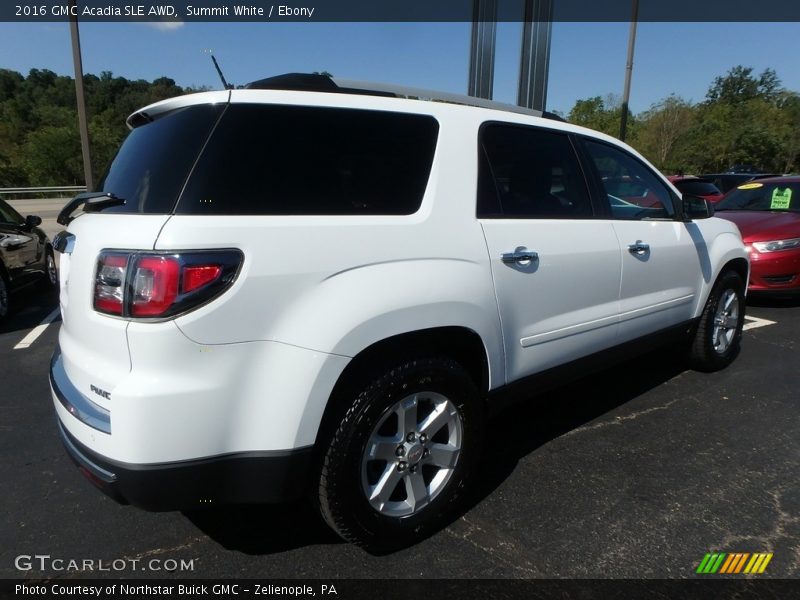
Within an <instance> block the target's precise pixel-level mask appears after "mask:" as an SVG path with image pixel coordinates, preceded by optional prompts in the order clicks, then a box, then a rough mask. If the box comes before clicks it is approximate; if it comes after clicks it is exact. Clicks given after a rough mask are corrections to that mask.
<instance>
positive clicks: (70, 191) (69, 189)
mask: <svg viewBox="0 0 800 600" xmlns="http://www.w3.org/2000/svg"><path fill="white" fill-rule="evenodd" d="M85 191H86V186H85V185H59V186H51V187H20V188H0V196H3V195H8V196H25V195H28V194H30V195H32V196H33V195H39V194H56V195H61V194H66V195H70V196H74V195H75V194H79V193H80V192H85Z"/></svg>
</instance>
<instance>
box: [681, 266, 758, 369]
mask: <svg viewBox="0 0 800 600" xmlns="http://www.w3.org/2000/svg"><path fill="white" fill-rule="evenodd" d="M744 290H745V287H744V281H742V278H741V276H740V275H739V274H738V273H736V272H735V271H725V272H724V273H722V274H721V275H720V276H719V278H718V279H717V282H716V283H715V284H714V287H713V289H712V290H711V294H709V296H708V300H707V301H706V305H705V308H703V314H702V315H701V316H700V322H699V323H698V326H697V330H696V331H695V334H694V338H693V339H692V344H691V348H690V350H689V362H690V364H691V366H692V368H694V369H697V370H698V371H707V372H711V371H719V370H720V369H724V368H725V367H727V366H728V365H729V364H731V362H733V359H735V358H736V356H737V355H738V354H739V348H740V342H741V339H742V325H743V324H744V311H745V296H744ZM729 301H730V303H731V304H730V306H731V307H735V309H736V310H735V311H734V312H735V315H734V314H733V313H731V311H730V309H728V310H727V311H726V309H725V306H724V304H727V303H728V302H729ZM721 304H723V306H720V305H721ZM729 313H730V314H729ZM718 317H722V318H724V319H726V320H727V323H725V324H720V328H719V329H718V328H717V325H718V324H717V322H716V319H717V318H718ZM720 335H721V336H722V337H718V336H720ZM723 342H724V343H723Z"/></svg>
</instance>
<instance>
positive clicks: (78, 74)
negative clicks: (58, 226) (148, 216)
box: [69, 0, 94, 191]
mask: <svg viewBox="0 0 800 600" xmlns="http://www.w3.org/2000/svg"><path fill="white" fill-rule="evenodd" d="M74 6H75V0H70V7H74ZM70 15H72V16H70V18H69V29H70V34H71V37H72V62H73V64H74V66H75V98H76V99H77V102H78V129H79V130H80V133H81V153H82V154H83V177H84V180H85V181H86V189H87V190H88V191H93V189H94V182H93V181H92V159H91V155H90V154H89V124H88V121H87V119H86V98H85V96H84V90H83V63H82V61H81V38H80V35H79V34H78V17H77V16H76V15H77V11H76V10H75V9H74V8H72V9H71V10H70Z"/></svg>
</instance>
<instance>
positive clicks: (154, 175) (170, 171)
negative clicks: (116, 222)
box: [97, 104, 224, 214]
mask: <svg viewBox="0 0 800 600" xmlns="http://www.w3.org/2000/svg"><path fill="white" fill-rule="evenodd" d="M223 106H224V105H210V104H203V105H199V106H190V107H187V108H183V109H179V110H176V111H174V112H171V113H169V114H167V115H165V116H163V117H161V118H159V119H156V120H155V121H153V122H152V123H147V124H145V125H141V126H139V127H137V128H136V129H134V130H133V131H131V132H130V133H129V134H128V137H127V138H126V139H125V141H124V142H123V143H122V146H121V147H120V149H119V152H117V155H116V157H114V160H113V161H112V162H111V165H110V166H109V168H108V170H107V171H106V173H105V175H103V177H102V179H101V180H100V182H99V183H98V185H97V190H98V191H103V192H112V193H114V194H116V195H117V196H119V197H120V198H124V199H125V204H123V205H122V206H112V207H108V208H104V209H103V212H104V213H144V214H167V213H171V212H172V210H173V208H174V206H175V203H176V202H177V200H178V194H180V191H181V188H182V187H183V184H184V182H185V181H186V178H187V177H188V175H189V171H190V170H191V168H192V164H194V162H195V160H197V155H198V154H199V153H200V150H201V149H202V147H203V143H204V142H205V140H206V138H207V137H208V134H209V133H210V132H211V129H212V127H213V126H214V123H215V122H216V121H217V119H218V117H219V115H220V113H221V112H222V108H223Z"/></svg>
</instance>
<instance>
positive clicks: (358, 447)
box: [318, 357, 483, 551]
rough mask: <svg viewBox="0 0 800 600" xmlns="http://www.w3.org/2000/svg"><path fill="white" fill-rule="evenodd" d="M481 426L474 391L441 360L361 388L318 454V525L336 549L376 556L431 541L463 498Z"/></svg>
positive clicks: (392, 372)
mask: <svg viewBox="0 0 800 600" xmlns="http://www.w3.org/2000/svg"><path fill="white" fill-rule="evenodd" d="M482 416H483V413H482V406H481V402H480V397H479V394H478V390H477V388H476V386H475V384H474V382H473V381H472V379H471V378H470V376H469V374H468V373H467V372H466V371H465V370H464V368H463V367H462V366H461V365H460V364H458V363H456V362H455V361H453V360H451V359H448V358H444V357H431V358H420V359H415V360H409V361H406V362H403V363H401V364H398V365H397V366H395V367H393V368H390V369H387V370H385V371H383V372H381V373H376V374H375V375H374V376H373V377H369V378H367V379H366V381H364V382H363V384H362V385H361V389H360V392H358V393H357V396H356V397H355V399H354V401H353V402H352V403H350V404H349V408H348V409H347V410H346V411H344V414H341V415H340V418H339V422H338V427H337V428H336V431H335V433H333V435H332V436H331V438H330V439H329V440H328V442H327V448H326V449H325V451H324V457H323V464H322V469H321V475H320V482H319V493H318V498H319V507H320V511H321V513H322V516H323V517H324V519H325V520H326V521H327V523H328V524H329V525H330V526H331V527H332V528H333V529H334V530H335V531H336V532H337V533H339V535H340V536H342V537H343V538H344V539H346V540H348V541H350V542H354V543H357V544H359V545H362V546H365V547H366V548H368V549H374V550H379V551H383V550H392V549H396V548H401V547H404V546H407V545H409V544H411V543H414V542H416V541H418V540H420V539H422V538H424V537H425V536H427V535H429V534H430V533H432V532H433V531H435V530H436V528H438V527H440V526H441V525H442V524H443V523H444V521H445V519H446V518H447V516H448V515H449V514H450V513H451V512H452V511H453V510H454V508H455V506H456V505H457V502H458V501H459V500H460V499H461V497H462V495H463V491H464V488H465V485H466V482H467V476H468V475H469V473H470V471H472V470H474V467H475V465H476V461H477V459H478V456H479V453H480V447H481V436H482V429H483V424H482Z"/></svg>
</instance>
